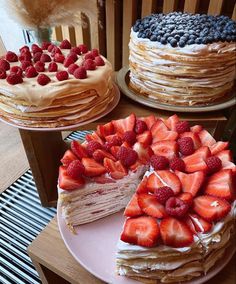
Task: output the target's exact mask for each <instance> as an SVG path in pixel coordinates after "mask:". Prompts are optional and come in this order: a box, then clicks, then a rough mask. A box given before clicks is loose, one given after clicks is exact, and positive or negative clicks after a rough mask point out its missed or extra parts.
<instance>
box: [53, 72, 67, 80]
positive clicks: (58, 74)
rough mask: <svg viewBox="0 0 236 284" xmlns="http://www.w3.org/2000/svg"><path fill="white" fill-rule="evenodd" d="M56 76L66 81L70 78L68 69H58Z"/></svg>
mask: <svg viewBox="0 0 236 284" xmlns="http://www.w3.org/2000/svg"><path fill="white" fill-rule="evenodd" d="M56 77H57V80H58V81H64V80H67V79H68V78H69V75H68V73H67V72H66V71H58V72H57V74H56Z"/></svg>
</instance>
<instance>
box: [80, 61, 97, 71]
mask: <svg viewBox="0 0 236 284" xmlns="http://www.w3.org/2000/svg"><path fill="white" fill-rule="evenodd" d="M83 66H84V68H85V69H86V70H95V69H96V64H95V62H94V61H93V60H92V59H87V60H85V61H84V63H83Z"/></svg>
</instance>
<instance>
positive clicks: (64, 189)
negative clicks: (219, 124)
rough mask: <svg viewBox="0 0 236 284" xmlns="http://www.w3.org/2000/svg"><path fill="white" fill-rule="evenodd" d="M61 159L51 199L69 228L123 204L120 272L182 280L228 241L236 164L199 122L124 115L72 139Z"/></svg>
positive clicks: (208, 263) (203, 268)
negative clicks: (55, 200) (82, 137)
mask: <svg viewBox="0 0 236 284" xmlns="http://www.w3.org/2000/svg"><path fill="white" fill-rule="evenodd" d="M61 162H62V166H60V168H59V179H58V191H59V199H58V202H59V205H60V207H61V209H62V216H63V218H64V219H65V222H66V224H67V225H68V226H69V228H70V229H71V230H73V228H74V226H77V225H80V224H84V223H88V222H92V221H95V220H97V219H100V218H103V217H105V216H108V215H110V214H113V213H115V212H118V211H120V210H121V209H123V208H125V206H126V208H125V211H124V216H125V218H126V219H125V223H124V227H123V229H122V232H121V236H120V240H119V241H118V243H117V256H116V265H117V273H118V274H119V275H123V276H127V277H131V278H135V279H138V280H139V281H141V282H145V283H146V282H147V283H156V281H157V280H160V281H161V282H163V283H168V282H179V281H187V280H190V279H192V278H194V277H197V276H200V275H202V274H205V273H207V271H208V270H209V269H210V268H211V267H212V266H214V264H215V263H216V261H217V260H218V259H219V258H221V257H222V256H223V254H224V252H225V249H226V248H227V247H228V246H229V245H230V244H231V241H232V238H233V234H234V230H235V228H234V222H235V213H236V212H235V206H236V202H235V176H236V166H235V164H234V163H233V161H232V156H231V153H230V150H228V142H222V141H218V142H216V140H215V139H214V138H213V137H212V136H211V134H210V133H209V132H208V131H207V130H205V129H203V127H202V126H201V125H194V126H190V125H189V123H188V122H187V121H180V120H179V118H178V116H177V115H173V116H171V117H169V118H168V119H162V118H157V117H155V116H154V115H150V116H148V117H141V118H138V117H136V116H135V115H134V114H131V115H130V116H128V117H127V118H124V119H119V120H113V121H111V122H109V123H107V124H105V125H98V126H97V130H96V131H94V132H93V133H92V134H87V136H86V141H85V142H83V143H80V142H79V141H72V143H71V149H69V150H67V151H66V152H65V154H64V156H63V157H62V159H61Z"/></svg>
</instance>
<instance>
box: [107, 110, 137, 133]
mask: <svg viewBox="0 0 236 284" xmlns="http://www.w3.org/2000/svg"><path fill="white" fill-rule="evenodd" d="M135 121H136V117H135V114H134V113H132V114H131V115H130V116H128V117H126V118H123V119H118V120H112V124H113V126H114V129H115V132H117V133H120V134H124V132H126V131H132V130H134V126H135Z"/></svg>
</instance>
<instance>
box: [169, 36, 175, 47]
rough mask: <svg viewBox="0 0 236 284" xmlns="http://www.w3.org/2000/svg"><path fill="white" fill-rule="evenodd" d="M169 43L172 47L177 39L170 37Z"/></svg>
mask: <svg viewBox="0 0 236 284" xmlns="http://www.w3.org/2000/svg"><path fill="white" fill-rule="evenodd" d="M170 45H171V46H172V47H175V46H176V45H177V40H176V39H175V38H172V39H171V41H170Z"/></svg>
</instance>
